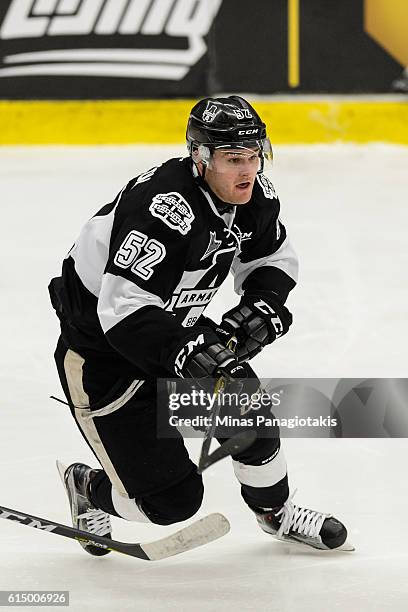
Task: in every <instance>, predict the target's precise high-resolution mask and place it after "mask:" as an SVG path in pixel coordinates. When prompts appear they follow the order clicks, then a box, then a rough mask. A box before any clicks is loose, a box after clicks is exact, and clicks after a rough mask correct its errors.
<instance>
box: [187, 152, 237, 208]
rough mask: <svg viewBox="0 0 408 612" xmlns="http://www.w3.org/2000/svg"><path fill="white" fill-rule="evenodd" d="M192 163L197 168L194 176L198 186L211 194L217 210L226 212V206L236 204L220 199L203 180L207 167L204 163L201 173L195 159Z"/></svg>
mask: <svg viewBox="0 0 408 612" xmlns="http://www.w3.org/2000/svg"><path fill="white" fill-rule="evenodd" d="M193 164H194V165H195V167H196V168H197V176H196V177H195V179H196V181H197V183H198V184H199V185H200V187H202V188H203V189H205V190H206V191H208V193H209V194H210V196H211V199H212V200H213V202H214V205H215V207H216V208H217V210H218V211H219V212H227V209H228V208H231V207H232V206H238V205H237V204H230V203H229V202H224V201H223V200H221V198H219V197H218V196H217V194H216V193H214V191H213V190H212V189H211V187H210V185H209V184H208V183H207V181H206V180H205V171H206V168H207V167H206V165H205V164H202V173H200V169H199V167H198V165H197V163H196V162H195V161H193Z"/></svg>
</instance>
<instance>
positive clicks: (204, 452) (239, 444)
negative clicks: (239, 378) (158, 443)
mask: <svg viewBox="0 0 408 612" xmlns="http://www.w3.org/2000/svg"><path fill="white" fill-rule="evenodd" d="M236 345H237V339H236V338H235V336H232V338H230V339H229V341H228V342H227V347H228V348H229V349H231V351H235V347H236ZM224 387H225V378H224V376H219V377H218V379H217V381H216V383H215V387H214V395H215V397H219V396H220V394H221V393H222V392H223V390H224ZM220 410H221V403H220V402H215V403H214V406H213V408H212V411H211V414H210V415H209V416H210V424H209V425H208V426H207V428H206V430H205V432H204V440H203V444H202V446H201V452H200V458H199V460H198V468H197V473H198V474H202V473H203V471H204V470H206V469H207V468H208V467H210V466H211V465H213V464H214V463H216V462H217V461H220V460H221V459H224V457H228V456H229V455H236V454H238V453H241V452H243V451H244V450H246V449H247V448H248V447H249V446H251V444H253V442H255V440H256V432H255V431H253V430H248V431H242V432H241V433H238V434H236V435H235V436H232V437H231V438H229V439H228V440H226V441H225V442H223V443H222V444H221V445H220V447H219V448H217V449H216V450H215V451H214V452H213V453H211V454H210V447H211V442H212V440H213V438H214V434H215V430H216V427H217V418H218V415H219V413H220Z"/></svg>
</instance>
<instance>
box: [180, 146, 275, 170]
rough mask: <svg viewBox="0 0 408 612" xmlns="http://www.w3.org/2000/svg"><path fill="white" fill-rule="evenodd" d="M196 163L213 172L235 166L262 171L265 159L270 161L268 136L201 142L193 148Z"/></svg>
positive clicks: (270, 148)
mask: <svg viewBox="0 0 408 612" xmlns="http://www.w3.org/2000/svg"><path fill="white" fill-rule="evenodd" d="M192 155H193V159H194V161H195V162H196V163H198V162H202V163H203V164H204V165H205V166H206V167H207V168H209V169H211V170H213V171H215V172H226V171H227V170H229V169H231V168H233V167H236V168H239V169H242V170H245V169H248V170H249V171H253V170H254V169H255V170H256V172H257V173H259V172H263V170H264V163H265V160H266V161H267V162H270V163H272V159H273V153H272V146H271V143H270V140H269V138H264V139H263V140H253V141H251V140H249V141H248V140H246V141H242V142H232V143H228V144H221V143H220V144H218V145H214V144H213V143H202V144H200V145H198V147H196V148H195V149H194V150H193V153H192Z"/></svg>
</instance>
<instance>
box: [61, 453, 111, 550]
mask: <svg viewBox="0 0 408 612" xmlns="http://www.w3.org/2000/svg"><path fill="white" fill-rule="evenodd" d="M57 468H58V472H59V474H60V476H61V480H62V482H63V484H64V486H65V489H66V492H67V495H68V500H69V505H70V507H71V516H72V524H73V526H74V527H76V528H77V529H82V530H83V531H88V532H89V533H91V534H92V533H94V534H96V535H100V536H105V537H106V538H110V537H111V534H112V528H111V522H110V516H109V514H107V513H106V512H104V511H103V510H98V509H97V508H94V507H93V506H92V504H91V502H90V500H89V498H88V488H89V484H90V482H91V480H92V478H93V477H94V476H95V474H96V472H97V470H93V469H92V468H90V467H89V466H87V465H85V464H84V463H73V464H72V465H70V466H69V467H68V468H66V467H65V466H64V465H62V463H60V462H59V461H57ZM79 544H80V545H81V546H82V548H83V549H84V550H86V552H88V553H89V554H90V555H95V556H97V557H100V556H102V555H106V554H108V553H109V552H110V550H106V549H104V548H99V547H97V546H94V545H92V544H89V543H87V542H81V541H79Z"/></svg>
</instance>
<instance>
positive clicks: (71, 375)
mask: <svg viewBox="0 0 408 612" xmlns="http://www.w3.org/2000/svg"><path fill="white" fill-rule="evenodd" d="M84 363H85V359H84V358H83V357H81V355H78V353H75V351H72V350H71V349H68V350H67V353H66V355H65V358H64V370H65V375H66V377H67V383H68V389H69V394H70V396H71V400H72V403H73V404H74V406H78V408H88V407H89V397H88V394H87V393H85V391H84V387H83V384H82V368H83V366H84Z"/></svg>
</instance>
